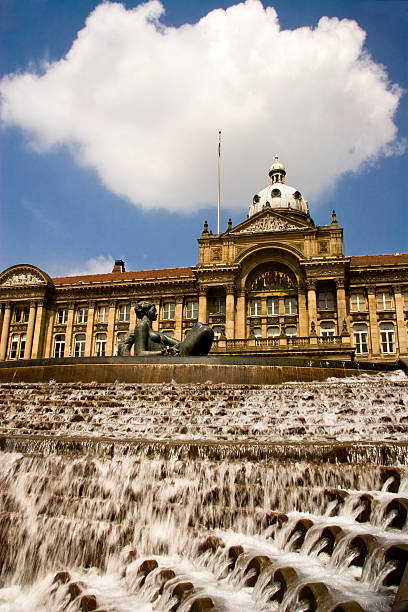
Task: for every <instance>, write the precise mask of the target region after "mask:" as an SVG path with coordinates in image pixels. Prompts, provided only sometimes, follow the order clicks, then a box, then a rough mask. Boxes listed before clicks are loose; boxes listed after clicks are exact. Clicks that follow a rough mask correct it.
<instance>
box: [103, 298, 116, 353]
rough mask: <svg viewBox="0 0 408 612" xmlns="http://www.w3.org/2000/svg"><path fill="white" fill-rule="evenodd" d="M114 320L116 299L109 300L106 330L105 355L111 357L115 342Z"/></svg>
mask: <svg viewBox="0 0 408 612" xmlns="http://www.w3.org/2000/svg"><path fill="white" fill-rule="evenodd" d="M115 321H116V300H110V302H109V313H108V329H107V332H106V351H105V355H106V356H107V357H111V356H112V355H113V346H114V343H115Z"/></svg>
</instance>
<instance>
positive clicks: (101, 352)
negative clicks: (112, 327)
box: [95, 334, 106, 357]
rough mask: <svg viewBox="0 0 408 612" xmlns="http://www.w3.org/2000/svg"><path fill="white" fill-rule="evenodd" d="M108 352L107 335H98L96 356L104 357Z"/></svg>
mask: <svg viewBox="0 0 408 612" xmlns="http://www.w3.org/2000/svg"><path fill="white" fill-rule="evenodd" d="M105 351H106V334H96V336H95V355H96V356H97V357H104V356H105Z"/></svg>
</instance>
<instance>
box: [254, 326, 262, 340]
mask: <svg viewBox="0 0 408 612" xmlns="http://www.w3.org/2000/svg"><path fill="white" fill-rule="evenodd" d="M254 336H255V338H262V329H261V328H260V327H254Z"/></svg>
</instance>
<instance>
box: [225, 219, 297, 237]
mask: <svg viewBox="0 0 408 612" xmlns="http://www.w3.org/2000/svg"><path fill="white" fill-rule="evenodd" d="M299 229H300V228H299V227H298V226H296V225H292V224H291V223H288V222H287V221H284V220H283V219H278V218H277V217H271V216H268V217H263V218H262V219H257V220H256V221H254V222H253V223H251V224H250V225H247V226H246V227H244V228H242V229H241V230H239V231H238V232H236V233H237V234H259V233H262V232H286V231H288V230H299ZM234 233H235V232H234Z"/></svg>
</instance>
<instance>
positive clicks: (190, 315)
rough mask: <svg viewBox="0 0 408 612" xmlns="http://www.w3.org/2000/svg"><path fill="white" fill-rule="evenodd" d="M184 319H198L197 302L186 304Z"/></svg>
mask: <svg viewBox="0 0 408 612" xmlns="http://www.w3.org/2000/svg"><path fill="white" fill-rule="evenodd" d="M186 319H198V302H190V301H189V302H187V304H186Z"/></svg>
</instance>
